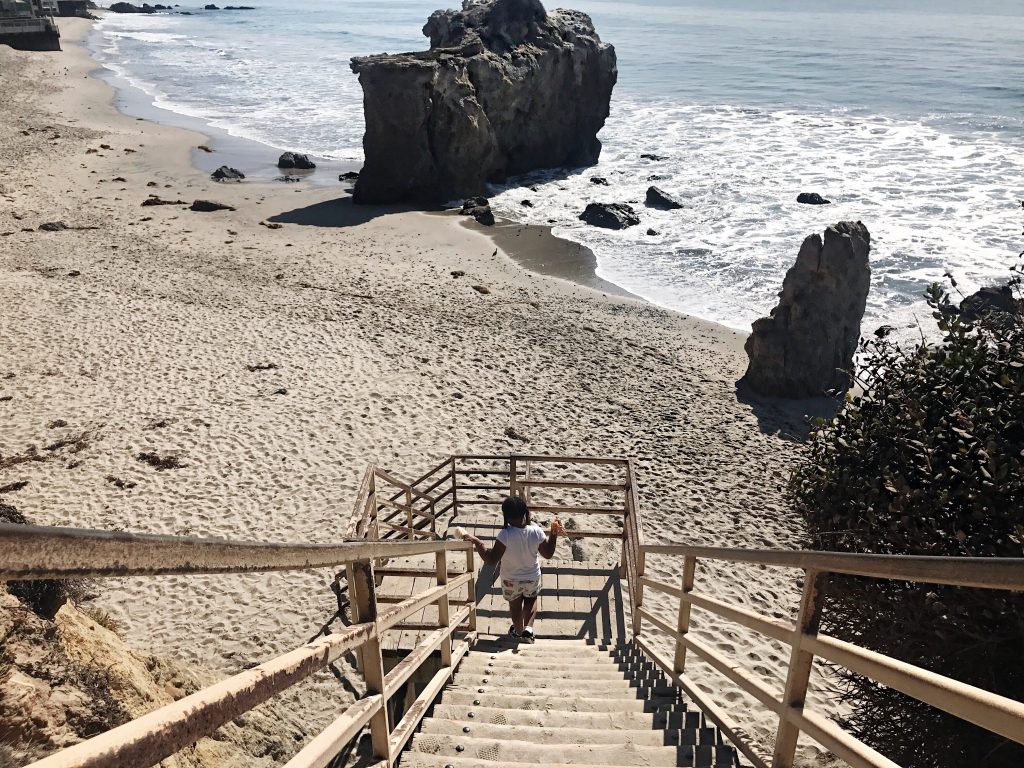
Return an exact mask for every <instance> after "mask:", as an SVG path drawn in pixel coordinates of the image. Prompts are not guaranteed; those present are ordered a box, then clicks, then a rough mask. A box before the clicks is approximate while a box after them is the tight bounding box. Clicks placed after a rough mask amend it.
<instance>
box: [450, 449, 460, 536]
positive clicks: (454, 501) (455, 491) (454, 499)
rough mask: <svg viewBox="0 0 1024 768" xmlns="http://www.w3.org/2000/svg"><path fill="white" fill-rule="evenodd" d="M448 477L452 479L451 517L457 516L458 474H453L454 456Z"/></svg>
mask: <svg viewBox="0 0 1024 768" xmlns="http://www.w3.org/2000/svg"><path fill="white" fill-rule="evenodd" d="M449 477H450V478H451V480H452V519H453V520H454V519H455V518H457V517H458V516H459V476H458V475H457V474H455V457H454V456H452V466H451V469H450V470H449Z"/></svg>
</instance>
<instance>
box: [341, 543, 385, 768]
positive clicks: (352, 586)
mask: <svg viewBox="0 0 1024 768" xmlns="http://www.w3.org/2000/svg"><path fill="white" fill-rule="evenodd" d="M347 570H348V578H349V581H348V584H349V592H350V594H351V597H352V606H353V607H354V608H355V614H356V617H358V618H357V621H359V622H360V623H364V622H370V621H376V619H377V586H376V584H375V583H374V581H373V564H372V563H371V562H370V561H368V560H361V561H357V562H355V563H352V564H351V565H349V566H348V567H347ZM359 656H360V666H361V667H362V672H363V679H364V680H365V681H366V693H367V694H369V695H373V694H380V695H381V696H382V697H383V699H384V700H383V702H382V705H381V708H380V710H379V711H378V712H377V714H375V715H374V716H373V718H371V720H370V741H371V743H372V744H373V754H374V756H375V757H378V758H380V759H381V760H386V761H387V763H388V765H389V766H390V765H391V764H392V763H393V762H394V759H393V757H392V755H391V726H390V723H389V722H388V700H387V695H386V694H385V693H384V656H383V654H382V653H381V648H380V637H379V636H378V635H377V634H376V633H374V636H373V637H371V638H370V639H369V640H367V641H366V642H364V643H363V645H362V646H361V647H360V649H359Z"/></svg>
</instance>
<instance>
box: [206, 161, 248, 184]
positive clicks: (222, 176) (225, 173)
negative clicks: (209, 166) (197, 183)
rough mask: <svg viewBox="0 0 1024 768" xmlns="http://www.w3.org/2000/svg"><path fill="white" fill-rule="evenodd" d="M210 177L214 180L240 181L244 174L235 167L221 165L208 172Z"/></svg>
mask: <svg viewBox="0 0 1024 768" xmlns="http://www.w3.org/2000/svg"><path fill="white" fill-rule="evenodd" d="M210 178H211V179H213V180H214V181H241V180H242V179H244V178H245V174H244V173H242V172H241V171H240V170H238V169H237V168H232V167H230V166H227V165H222V166H221V167H220V168H218V169H217V170H216V171H214V172H213V173H211V174H210Z"/></svg>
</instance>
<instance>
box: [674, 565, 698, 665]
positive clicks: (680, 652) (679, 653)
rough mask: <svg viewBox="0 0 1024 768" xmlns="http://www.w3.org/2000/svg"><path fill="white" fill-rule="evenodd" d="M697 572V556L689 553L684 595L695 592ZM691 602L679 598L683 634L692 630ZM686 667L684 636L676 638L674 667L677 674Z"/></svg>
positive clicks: (684, 579) (679, 626)
mask: <svg viewBox="0 0 1024 768" xmlns="http://www.w3.org/2000/svg"><path fill="white" fill-rule="evenodd" d="M696 573H697V558H696V557H691V556H689V555H687V556H686V557H684V558H683V584H682V587H683V595H686V593H687V592H693V578H694V575H695V574H696ZM690 607H691V606H690V604H689V603H688V602H687V601H686V600H684V599H683V598H682V597H680V598H679V617H678V618H677V619H676V629H677V630H678V632H679V634H680V635H681V636H685V635H686V633H687V632H689V631H690ZM685 668H686V646H685V645H684V644H683V640H682V637H679V638H677V639H676V656H675V660H674V661H673V663H672V669H673V670H675V672H676V674H679V675H681V674H683V670H684V669H685Z"/></svg>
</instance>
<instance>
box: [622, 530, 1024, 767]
mask: <svg viewBox="0 0 1024 768" xmlns="http://www.w3.org/2000/svg"><path fill="white" fill-rule="evenodd" d="M639 550H640V562H639V582H640V584H641V585H642V586H643V587H646V588H647V589H649V590H654V591H656V592H659V593H662V594H665V595H671V596H672V597H675V598H678V600H679V611H678V614H677V621H676V625H675V626H672V625H671V624H670V623H669V622H666V621H663V620H662V619H660V618H658V617H657V616H655V615H654V614H653V613H651V612H650V611H648V610H646V609H645V608H644V607H643V605H642V604H641V605H640V606H638V607H636V608H635V610H634V624H633V632H634V636H635V639H636V642H637V644H638V645H640V646H641V648H642V649H643V650H644V651H645V653H647V655H648V656H650V657H651V658H652V659H653V660H654V661H655V662H656V663H657V664H658V665H659V666H660V667H661V668H662V669H663V670H664V671H665V672H666V673H667V674H669V675H670V676H671V677H672V679H673V680H675V681H676V682H677V683H678V684H679V685H680V687H682V688H683V689H684V690H685V691H686V692H687V693H688V694H689V695H690V696H691V697H692V698H693V699H694V700H695V701H696V702H697V703H698V704H699V705H700V706H701V708H703V709H704V711H705V713H706V714H707V715H708V716H709V717H710V718H711V719H712V720H714V721H715V722H716V723H717V724H718V726H719V727H720V728H721V729H722V730H723V732H724V733H726V734H727V735H728V736H729V738H730V739H732V741H733V742H734V743H735V744H736V746H737V747H738V748H739V749H740V750H741V751H742V752H743V753H744V754H745V755H746V756H747V757H748V758H749V759H750V760H751V761H752V762H753V763H754V764H755V765H756V766H758V768H768V766H771V768H791V767H792V765H793V760H794V756H795V752H796V745H797V738H798V737H799V735H800V733H801V732H803V733H806V734H807V735H808V736H810V737H811V738H812V739H814V740H815V741H817V742H818V743H819V744H821V745H822V746H824V747H826V748H827V749H830V750H831V751H832V752H833V753H835V754H836V755H837V756H838V757H839V758H840V759H842V760H845V761H846V762H847V763H849V764H850V765H851V766H853V767H854V768H899V767H898V766H897V765H896V763H894V762H892V761H891V760H889V759H888V758H886V757H885V756H883V755H881V754H879V753H878V752H876V751H875V750H873V749H872V748H870V747H869V746H867V745H866V744H864V743H863V742H861V741H859V740H858V739H856V738H855V737H854V736H852V735H851V734H850V733H848V732H846V731H844V730H843V729H842V728H840V727H839V726H838V725H837V724H836V723H834V722H833V721H832V720H830V719H828V718H827V717H824V716H822V715H821V714H818V713H815V712H812V711H810V710H809V709H807V708H806V707H805V698H806V694H807V687H808V682H809V679H810V674H811V666H812V664H813V662H814V659H815V658H820V659H824V660H826V661H828V662H830V663H832V664H835V665H839V666H841V667H845V668H846V669H849V670H851V671H852V672H855V673H857V674H859V675H863V676H864V677H867V678H870V679H871V680H874V681H875V682H877V683H880V684H881V685H885V686H888V687H889V688H894V689H896V690H898V691H901V692H903V693H905V694H906V695H908V696H911V697H913V698H915V699H918V700H919V701H922V702H925V703H927V704H929V705H931V706H933V707H937V708H938V709H941V710H943V711H945V712H948V713H950V714H953V715H956V716H957V717H960V718H963V719H964V720H967V721H969V722H971V723H974V724H975V725H977V726H980V727H982V728H985V729H987V730H989V731H992V732H993V733H997V734H999V735H1001V736H1004V737H1006V738H1007V739H1010V740H1012V741H1016V742H1020V743H1024V703H1021V702H1018V701H1014V700H1012V699H1009V698H1006V697H1005V696H999V695H997V694H994V693H990V692H988V691H985V690H982V689H980V688H976V687H974V686H972V685H968V684H966V683H962V682H959V681H957V680H954V679H952V678H949V677H945V676H943V675H939V674H936V673H934V672H930V671H928V670H925V669H922V668H920V667H916V666H913V665H911V664H907V663H904V662H902V661H898V660H896V659H893V658H890V657H888V656H884V655H881V654H878V653H874V652H872V651H869V650H867V649H865V648H861V647H859V646H856V645H852V644H850V643H847V642H843V641H842V640H839V639H837V638H834V637H829V636H827V635H824V634H821V633H819V632H818V626H819V623H820V619H821V612H822V606H823V603H824V595H823V585H824V579H825V577H826V576H827V574H830V573H840V574H848V575H854V576H864V577H868V578H873V579H899V580H905V581H916V582H924V583H931V584H948V585H955V586H962V587H976V588H982V589H1005V590H1015V591H1024V559H1000V558H952V557H902V556H887V555H856V554H842V553H835V552H800V551H784V550H745V549H719V548H713V547H686V546H670V545H647V546H643V545H641V546H640V548H639ZM649 555H664V556H670V557H675V558H682V559H683V568H682V571H683V573H682V583H681V585H680V586H678V587H676V586H674V585H671V584H665V583H662V582H659V581H655V580H654V579H651V578H648V577H646V576H644V575H643V573H644V562H645V558H646V557H647V556H649ZM700 560H716V561H725V562H730V563H757V564H761V565H766V566H778V567H784V568H797V569H801V570H803V572H804V581H803V596H802V598H801V601H800V609H799V613H798V616H797V620H796V624H789V623H787V622H783V621H779V620H777V619H773V618H769V617H767V616H763V615H760V614H758V613H755V612H752V611H749V610H746V609H744V608H740V607H738V606H734V605H729V604H728V603H725V602H722V601H721V600H718V599H717V598H716V597H715V596H714V595H711V594H705V593H700V592H695V591H694V583H695V576H696V569H697V564H698V562H699V561H700ZM641 602H642V598H641ZM694 607H695V608H697V609H699V610H703V611H709V612H711V613H713V614H715V615H717V616H720V617H722V618H724V619H726V620H728V621H731V622H734V623H736V624H740V625H742V626H744V627H747V628H748V629H752V630H754V631H756V632H759V633H761V634H763V635H766V636H768V637H771V638H773V639H775V640H778V641H780V642H782V643H784V644H786V645H788V646H789V647H790V649H791V654H790V660H789V667H788V673H787V678H786V684H785V689H784V690H782V691H780V690H777V689H776V688H774V687H771V686H770V685H768V684H766V683H765V682H764V681H762V680H760V679H758V678H757V677H754V676H753V675H751V674H749V673H747V672H746V671H744V670H741V669H739V667H738V665H737V663H736V662H735V661H733V660H730V659H728V658H726V657H725V656H723V655H721V654H720V653H718V652H717V651H716V650H714V649H713V648H710V647H709V646H707V645H705V644H704V643H702V642H700V641H698V640H696V639H694V638H693V637H691V636H690V635H689V634H688V630H689V627H690V612H691V609H692V608H694ZM644 620H646V621H647V622H649V623H650V624H652V625H653V626H654V627H656V628H657V629H659V630H660V631H661V632H663V633H665V634H666V635H668V636H669V637H670V638H672V639H674V641H675V655H674V658H673V659H667V658H665V657H664V656H662V655H661V654H660V653H659V652H658V651H657V649H656V648H654V647H653V646H652V645H651V643H650V642H649V641H648V639H647V638H645V637H644V636H643V635H642V632H643V621H644ZM687 651H690V652H692V653H694V654H696V655H697V656H698V657H699V658H700V659H702V660H703V661H704V662H706V663H707V664H709V665H710V666H711V667H713V668H714V669H715V670H717V671H718V672H719V673H721V674H722V675H723V676H724V677H726V678H727V679H728V680H730V681H731V682H732V683H733V684H735V685H736V686H738V687H739V688H741V689H742V690H744V691H746V692H747V693H748V694H750V695H751V696H753V697H754V698H755V699H757V701H759V702H760V703H761V704H762V705H764V706H765V707H767V708H768V709H769V710H771V711H772V712H774V713H775V714H777V715H778V717H779V725H778V732H777V735H776V740H775V748H774V753H773V754H772V755H771V756H770V757H769V756H768V755H765V754H762V753H761V752H760V751H759V749H758V747H757V746H756V745H755V744H753V743H752V742H751V740H750V739H749V738H748V737H747V735H746V733H745V732H744V730H743V729H742V727H741V726H740V725H738V724H737V723H736V722H735V721H734V720H733V719H732V718H731V717H730V716H729V715H727V714H726V713H725V712H723V711H722V710H720V709H719V708H718V707H717V706H715V704H714V703H713V702H712V701H711V700H710V699H709V697H708V696H707V695H706V694H704V693H703V691H701V690H700V688H698V686H697V685H696V684H695V682H694V681H693V680H692V679H690V678H689V677H687V676H686V675H685V665H686V658H687Z"/></svg>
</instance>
